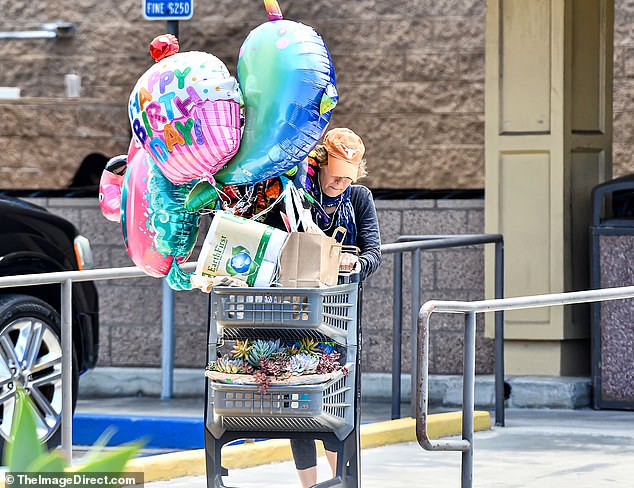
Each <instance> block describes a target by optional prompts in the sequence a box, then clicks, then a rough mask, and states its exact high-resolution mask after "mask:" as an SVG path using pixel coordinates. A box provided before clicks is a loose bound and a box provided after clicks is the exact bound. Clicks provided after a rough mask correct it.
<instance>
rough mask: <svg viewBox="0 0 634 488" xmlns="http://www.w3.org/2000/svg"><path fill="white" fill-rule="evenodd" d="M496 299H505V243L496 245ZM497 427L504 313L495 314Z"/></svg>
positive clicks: (501, 404)
mask: <svg viewBox="0 0 634 488" xmlns="http://www.w3.org/2000/svg"><path fill="white" fill-rule="evenodd" d="M495 298H496V299H499V298H504V242H503V241H500V242H496V243H495ZM495 425H498V426H500V427H504V312H503V311H502V310H498V311H497V312H495Z"/></svg>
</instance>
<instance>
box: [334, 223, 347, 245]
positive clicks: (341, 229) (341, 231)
mask: <svg viewBox="0 0 634 488" xmlns="http://www.w3.org/2000/svg"><path fill="white" fill-rule="evenodd" d="M346 232H348V231H347V230H346V228H345V227H341V226H339V227H337V228H336V229H335V231H334V232H333V233H332V238H333V239H334V240H335V241H337V242H338V243H339V244H341V243H342V242H343V240H344V239H345V238H346ZM339 234H341V238H339Z"/></svg>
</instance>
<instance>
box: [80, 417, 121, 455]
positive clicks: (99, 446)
mask: <svg viewBox="0 0 634 488" xmlns="http://www.w3.org/2000/svg"><path fill="white" fill-rule="evenodd" d="M116 432H117V429H116V428H115V427H113V426H112V425H111V426H110V427H108V428H106V430H104V431H103V432H102V433H101V435H100V436H99V439H97V440H96V441H95V443H94V444H93V445H92V446H91V448H90V450H89V451H88V453H87V454H86V457H85V458H84V462H89V461H92V460H93V459H96V458H98V457H99V456H100V455H101V453H102V451H103V448H104V447H106V446H107V445H108V441H109V440H110V439H112V436H113V435H114V434H115V433H116Z"/></svg>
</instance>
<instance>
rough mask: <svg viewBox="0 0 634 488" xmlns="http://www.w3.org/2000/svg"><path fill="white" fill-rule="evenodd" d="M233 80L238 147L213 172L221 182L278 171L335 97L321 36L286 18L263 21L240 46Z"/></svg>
mask: <svg viewBox="0 0 634 488" xmlns="http://www.w3.org/2000/svg"><path fill="white" fill-rule="evenodd" d="M238 81H239V84H240V87H241V88H242V94H243V97H244V104H245V108H246V113H245V125H244V132H243V134H242V140H241V142H240V149H239V150H238V153H237V154H236V155H235V156H234V157H233V158H232V159H231V160H230V161H229V163H228V164H227V166H225V168H223V169H222V170H220V171H219V172H218V173H216V174H215V175H214V177H215V179H216V180H217V181H218V182H220V183H221V184H224V185H245V184H253V183H257V182H259V181H263V180H267V179H269V178H273V177H276V176H279V175H281V174H283V173H285V172H286V171H288V170H289V169H291V168H292V167H293V166H295V165H296V164H298V163H299V162H301V161H303V160H304V158H305V157H306V156H307V155H308V153H309V152H310V151H311V150H312V149H313V147H315V145H316V144H317V142H318V141H319V139H321V136H322V135H323V133H324V131H325V130H326V126H327V125H328V122H329V121H330V117H331V115H332V110H333V108H334V107H335V105H336V104H337V101H338V99H339V96H338V93H337V88H336V79H335V70H334V66H333V63H332V59H331V57H330V53H329V52H328V49H327V48H326V44H325V43H324V41H323V39H322V38H321V36H320V35H319V34H317V32H315V30H314V29H313V28H312V27H309V26H307V25H304V24H301V23H299V22H294V21H290V20H275V21H271V22H266V23H264V24H262V25H260V26H258V27H257V28H255V29H254V30H252V31H251V32H250V33H249V35H248V36H247V38H246V39H245V41H244V43H243V44H242V47H241V48H240V57H239V59H238Z"/></svg>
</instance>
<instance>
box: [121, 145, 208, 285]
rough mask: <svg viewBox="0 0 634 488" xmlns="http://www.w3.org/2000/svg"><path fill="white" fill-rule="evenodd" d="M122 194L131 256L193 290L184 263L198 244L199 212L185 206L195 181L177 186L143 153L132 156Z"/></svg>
mask: <svg viewBox="0 0 634 488" xmlns="http://www.w3.org/2000/svg"><path fill="white" fill-rule="evenodd" d="M128 158H129V159H128V168H127V170H126V174H125V180H124V183H123V191H122V196H121V227H122V230H123V238H124V241H125V245H126V248H127V251H128V254H129V255H130V257H131V258H132V261H134V264H136V265H137V266H138V267H139V268H141V269H142V270H143V271H145V273H147V274H148V275H150V276H155V277H163V276H166V275H167V281H168V283H169V285H170V286H171V287H172V288H174V289H189V288H191V283H190V281H189V278H188V277H187V276H186V275H185V273H184V272H183V271H182V270H181V269H180V267H179V266H178V263H183V262H185V261H186V260H187V259H188V258H189V256H190V254H191V252H192V250H193V248H194V244H195V243H196V238H197V236H198V230H199V226H200V216H199V215H198V213H194V212H188V211H186V210H185V208H184V206H183V204H184V201H185V198H186V197H187V194H188V193H189V192H190V190H191V189H192V187H193V186H194V183H189V184H183V185H174V184H173V183H171V182H170V181H169V180H168V179H167V178H165V176H163V174H162V173H161V172H160V171H159V170H158V168H157V166H156V164H155V163H154V161H153V160H152V159H151V158H150V157H149V156H148V154H147V153H146V152H145V151H144V150H143V149H141V150H139V151H137V152H136V154H133V155H132V156H130V155H129V156H128Z"/></svg>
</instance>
